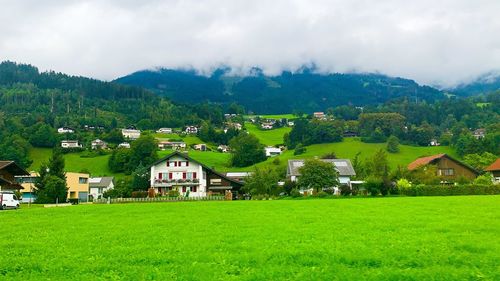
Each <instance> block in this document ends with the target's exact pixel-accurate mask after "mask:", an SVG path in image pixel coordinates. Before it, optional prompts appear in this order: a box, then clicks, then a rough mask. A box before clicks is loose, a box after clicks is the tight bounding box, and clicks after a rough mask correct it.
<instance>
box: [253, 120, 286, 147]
mask: <svg viewBox="0 0 500 281" xmlns="http://www.w3.org/2000/svg"><path fill="white" fill-rule="evenodd" d="M245 128H246V129H247V131H249V132H250V133H252V134H254V135H255V136H256V137H257V138H258V139H259V140H260V142H261V143H262V144H265V145H271V146H273V145H276V144H282V143H283V135H284V134H285V133H289V132H290V131H291V130H292V128H290V127H282V128H278V129H273V130H260V129H259V128H257V126H256V125H254V124H252V123H250V122H245Z"/></svg>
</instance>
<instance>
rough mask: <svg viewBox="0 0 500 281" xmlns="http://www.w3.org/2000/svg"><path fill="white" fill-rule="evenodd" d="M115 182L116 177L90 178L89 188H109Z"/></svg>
mask: <svg viewBox="0 0 500 281" xmlns="http://www.w3.org/2000/svg"><path fill="white" fill-rule="evenodd" d="M113 180H114V177H100V178H90V179H89V187H108V186H109V184H110V183H112V182H113Z"/></svg>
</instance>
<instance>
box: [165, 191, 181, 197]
mask: <svg viewBox="0 0 500 281" xmlns="http://www.w3.org/2000/svg"><path fill="white" fill-rule="evenodd" d="M179 195H180V193H179V191H178V190H169V191H168V197H179Z"/></svg>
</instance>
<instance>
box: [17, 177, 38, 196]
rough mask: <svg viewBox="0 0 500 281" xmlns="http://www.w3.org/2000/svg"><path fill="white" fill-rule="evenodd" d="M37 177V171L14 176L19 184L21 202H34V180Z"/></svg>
mask: <svg viewBox="0 0 500 281" xmlns="http://www.w3.org/2000/svg"><path fill="white" fill-rule="evenodd" d="M37 178H38V173H36V172H30V173H29V174H28V175H22V176H16V181H17V182H18V183H19V184H21V186H22V187H23V189H22V190H21V194H22V202H23V203H33V202H35V199H36V196H35V182H36V180H37Z"/></svg>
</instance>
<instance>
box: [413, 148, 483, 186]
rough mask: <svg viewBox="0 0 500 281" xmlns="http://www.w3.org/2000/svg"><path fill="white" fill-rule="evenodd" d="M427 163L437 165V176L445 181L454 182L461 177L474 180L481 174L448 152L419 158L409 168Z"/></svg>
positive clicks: (415, 167)
mask: <svg viewBox="0 0 500 281" xmlns="http://www.w3.org/2000/svg"><path fill="white" fill-rule="evenodd" d="M427 165H435V166H436V167H437V176H441V177H443V181H444V182H454V181H456V180H457V179H459V178H461V177H464V178H467V179H470V180H472V179H475V178H476V177H477V176H478V175H479V172H478V171H476V170H475V169H474V168H472V167H470V166H469V165H467V164H465V163H463V162H460V161H458V160H456V159H454V158H452V157H451V156H449V155H447V154H436V155H432V156H427V157H421V158H418V159H416V160H415V161H413V162H411V163H410V164H408V170H409V171H413V170H416V169H419V168H422V167H425V166H427Z"/></svg>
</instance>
